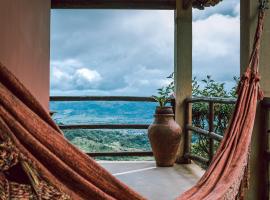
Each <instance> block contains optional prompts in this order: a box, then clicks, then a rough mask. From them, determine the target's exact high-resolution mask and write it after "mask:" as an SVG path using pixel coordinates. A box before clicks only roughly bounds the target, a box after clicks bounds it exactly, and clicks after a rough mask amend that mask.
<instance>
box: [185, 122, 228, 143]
mask: <svg viewBox="0 0 270 200" xmlns="http://www.w3.org/2000/svg"><path fill="white" fill-rule="evenodd" d="M186 128H187V129H188V130H190V131H194V132H196V133H198V134H201V135H204V136H206V137H209V138H212V139H214V140H217V141H219V142H220V141H221V140H222V139H223V136H221V135H218V134H216V133H214V132H209V131H206V130H204V129H201V128H198V127H195V126H191V125H187V126H186Z"/></svg>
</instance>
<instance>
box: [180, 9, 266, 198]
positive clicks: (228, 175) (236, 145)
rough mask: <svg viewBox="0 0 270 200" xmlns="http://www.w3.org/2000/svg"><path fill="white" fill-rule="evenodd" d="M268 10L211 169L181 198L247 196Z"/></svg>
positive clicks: (260, 17)
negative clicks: (264, 26) (260, 62)
mask: <svg viewBox="0 0 270 200" xmlns="http://www.w3.org/2000/svg"><path fill="white" fill-rule="evenodd" d="M264 16H265V13H264V11H263V10H261V11H260V13H259V19H258V26H257V31H256V35H255V39H254V46H253V52H252V54H251V58H250V62H249V66H248V68H247V71H246V73H245V74H244V75H243V76H242V79H241V82H240V84H239V87H238V99H237V103H236V106H235V111H234V113H233V116H232V119H231V123H230V125H229V127H228V129H227V131H226V133H225V135H224V139H223V140H222V142H221V144H220V147H219V149H218V150H217V153H216V154H215V156H214V158H213V160H212V162H211V164H210V166H209V168H208V170H207V171H206V172H205V174H204V175H203V177H202V178H201V179H200V180H199V181H198V183H197V184H196V185H195V186H194V187H192V188H191V189H190V190H188V191H187V192H185V193H184V194H182V195H181V196H180V197H179V198H178V199H177V200H213V199H215V200H219V199H220V200H223V199H228V200H234V199H243V198H244V197H243V195H244V194H243V192H244V190H245V189H246V188H247V187H248V160H249V154H250V143H251V136H252V131H253V126H254V120H255V115H256V109H257V101H258V100H260V99H262V98H263V93H262V91H261V90H260V85H259V80H260V77H259V74H258V67H259V50H260V40H261V36H262V32H263V20H264Z"/></svg>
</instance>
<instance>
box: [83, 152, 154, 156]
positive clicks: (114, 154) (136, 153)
mask: <svg viewBox="0 0 270 200" xmlns="http://www.w3.org/2000/svg"><path fill="white" fill-rule="evenodd" d="M87 155H89V156H91V157H101V156H108V157H109V156H111V157H116V156H140V157H145V156H153V152H152V151H142V152H140V151H139V152H134V151H133V152H96V153H87Z"/></svg>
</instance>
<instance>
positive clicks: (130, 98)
mask: <svg viewBox="0 0 270 200" xmlns="http://www.w3.org/2000/svg"><path fill="white" fill-rule="evenodd" d="M50 101H133V102H156V100H155V99H153V98H152V97H135V96H51V97H50Z"/></svg>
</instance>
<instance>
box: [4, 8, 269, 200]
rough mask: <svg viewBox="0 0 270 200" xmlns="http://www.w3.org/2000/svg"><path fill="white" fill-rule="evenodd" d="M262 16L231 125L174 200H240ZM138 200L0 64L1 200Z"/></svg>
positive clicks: (257, 96)
mask: <svg viewBox="0 0 270 200" xmlns="http://www.w3.org/2000/svg"><path fill="white" fill-rule="evenodd" d="M263 19H264V11H263V10H261V11H260V14H259V20H258V27H257V33H256V35H255V42H254V50H253V52H252V55H251V58H250V62H249V66H248V68H247V71H246V73H245V74H244V76H243V77H242V79H241V82H240V84H239V89H238V94H239V97H238V101H237V104H236V109H235V111H234V114H233V117H232V120H231V123H230V125H229V127H228V130H227V132H226V134H225V136H224V139H223V142H222V143H221V145H220V148H219V150H218V151H217V154H216V155H215V157H214V159H213V161H212V163H211V165H210V167H209V169H208V170H207V172H206V173H205V174H204V176H203V177H202V178H201V180H200V181H199V182H198V183H197V184H196V185H195V186H194V187H193V188H192V189H190V190H188V191H187V192H185V193H184V194H183V195H182V196H180V197H179V198H178V200H201V199H207V200H212V199H231V200H233V199H236V198H239V199H240V198H242V196H243V188H245V187H246V183H247V178H248V177H247V164H248V156H249V146H250V140H251V134H252V128H253V124H254V118H255V114H256V105H257V100H258V99H261V98H262V96H263V95H262V92H261V90H260V87H259V76H258V65H259V48H260V39H261V35H262V30H263ZM6 199H52V200H56V199H59V200H60V199H61V200H66V199H76V200H77V199H88V200H89V199H90V200H102V199H104V200H143V199H144V197H142V196H141V195H139V194H137V193H136V192H134V191H133V190H132V189H130V188H128V187H127V186H126V185H125V184H123V183H121V182H120V181H119V180H117V179H116V178H115V177H114V176H112V175H111V174H110V173H109V172H107V171H106V170H105V169H103V168H102V167H101V166H100V165H98V164H97V163H96V162H95V161H94V160H93V159H91V158H89V157H88V156H87V155H86V154H84V153H83V152H81V151H80V150H79V149H77V148H76V147H74V146H73V145H72V144H70V143H69V142H68V141H67V140H66V139H65V138H64V136H63V135H62V132H61V131H60V130H59V128H58V127H57V125H56V124H55V123H54V122H53V120H52V119H51V118H50V116H49V114H48V113H47V112H46V111H45V110H44V109H43V108H42V106H41V105H40V104H39V102H37V101H36V100H35V98H34V97H33V96H32V95H31V94H30V92H29V91H28V90H27V89H26V88H25V87H24V86H23V85H22V84H21V83H20V81H19V80H18V79H17V78H16V77H15V76H14V75H12V74H11V73H10V72H9V71H8V70H7V68H6V67H4V66H3V65H2V64H0V200H6Z"/></svg>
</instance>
